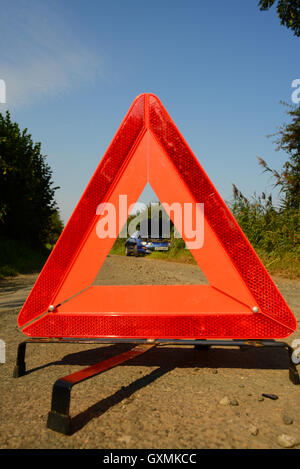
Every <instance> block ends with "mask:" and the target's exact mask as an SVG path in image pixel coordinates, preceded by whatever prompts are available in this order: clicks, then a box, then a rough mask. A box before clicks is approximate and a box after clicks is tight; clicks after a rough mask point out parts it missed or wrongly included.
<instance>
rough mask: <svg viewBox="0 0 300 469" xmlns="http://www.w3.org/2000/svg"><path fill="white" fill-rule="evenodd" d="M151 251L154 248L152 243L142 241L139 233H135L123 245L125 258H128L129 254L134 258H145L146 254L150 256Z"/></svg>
mask: <svg viewBox="0 0 300 469" xmlns="http://www.w3.org/2000/svg"><path fill="white" fill-rule="evenodd" d="M153 250H154V247H153V245H152V243H151V242H149V241H145V240H143V239H142V237H141V234H140V232H139V231H135V233H133V234H132V235H131V236H130V238H128V239H127V241H126V243H125V255H126V256H130V255H131V254H133V255H134V256H139V255H143V256H145V255H146V254H151V252H153Z"/></svg>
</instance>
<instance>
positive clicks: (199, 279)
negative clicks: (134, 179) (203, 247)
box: [93, 183, 209, 286]
mask: <svg viewBox="0 0 300 469" xmlns="http://www.w3.org/2000/svg"><path fill="white" fill-rule="evenodd" d="M208 284H209V282H208V281H207V279H206V277H205V275H204V273H203V272H202V270H201V269H200V267H199V265H198V264H197V263H196V261H195V259H194V257H193V255H192V254H191V252H190V251H189V249H188V248H186V245H185V242H184V240H183V239H182V237H181V236H180V234H179V232H178V230H177V229H176V226H175V225H174V224H173V222H172V221H171V220H170V218H169V216H168V215H167V213H166V211H165V210H164V208H163V207H162V205H161V202H160V201H159V199H158V197H157V196H156V194H155V192H154V191H153V189H152V188H151V186H150V184H149V183H148V184H147V185H146V186H145V188H144V190H143V192H142V193H141V195H140V197H139V199H138V201H137V203H136V204H135V205H134V207H132V209H131V211H130V212H129V216H128V219H127V222H126V223H125V225H124V226H123V228H122V230H121V232H120V234H119V236H118V237H117V239H116V241H115V243H114V245H113V247H112V249H111V251H110V253H109V255H108V256H107V258H106V259H105V261H104V263H103V265H102V266H101V268H100V270H99V272H98V273H97V275H96V277H95V280H94V282H93V285H94V286H96V285H208Z"/></svg>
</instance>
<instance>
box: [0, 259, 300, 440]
mask: <svg viewBox="0 0 300 469" xmlns="http://www.w3.org/2000/svg"><path fill="white" fill-rule="evenodd" d="M35 279H36V275H34V274H32V275H26V276H19V277H17V278H16V279H12V280H9V281H2V282H0V318H1V319H0V321H1V322H0V338H1V339H3V340H5V342H6V345H7V357H6V364H4V365H0V376H1V384H0V392H1V408H0V447H1V448H107V449H108V448H280V445H279V443H278V436H279V435H281V434H287V435H290V436H292V437H293V438H294V440H295V442H296V444H295V445H294V447H295V448H298V449H299V448H300V414H299V408H300V392H299V391H300V386H294V385H293V384H292V383H291V382H290V381H289V379H288V370H287V366H288V360H287V356H286V354H285V352H284V351H281V350H267V349H263V350H250V349H247V350H244V351H240V350H239V349H236V348H232V349H224V348H214V349H211V350H210V351H196V350H194V349H193V348H192V347H177V348H175V347H174V346H168V347H160V348H155V349H153V350H151V351H149V352H147V353H146V354H144V355H142V356H141V357H138V358H136V359H134V360H132V361H129V362H127V363H126V364H125V365H122V366H119V367H117V368H115V369H112V370H110V371H108V372H106V373H104V374H103V375H99V376H97V377H95V378H93V379H91V380H89V381H86V382H83V383H81V384H79V385H78V386H76V387H75V388H74V390H73V391H72V403H71V415H72V417H73V428H74V433H73V434H72V435H71V436H63V435H61V434H58V433H55V432H53V431H51V430H48V429H47V428H46V419H47V413H48V411H49V410H50V403H51V391H52V385H53V383H54V382H55V380H56V379H58V378H60V377H62V376H64V375H67V374H69V373H71V372H73V371H77V370H79V369H80V368H81V367H84V366H87V365H91V364H93V363H96V362H97V361H99V360H101V359H102V358H108V357H110V356H113V355H114V354H116V353H118V352H121V351H124V350H126V349H128V346H127V345H105V346H100V347H97V346H95V345H74V344H64V345H62V344H38V345H35V344H32V345H29V346H28V354H27V360H26V364H27V369H28V373H27V374H26V375H25V376H23V377H21V378H18V379H14V378H12V371H13V367H14V362H15V356H16V349H17V345H18V343H19V342H21V341H22V340H24V337H25V336H24V335H23V334H22V333H21V332H20V331H19V330H18V328H17V322H16V320H17V315H18V312H19V310H20V307H21V305H22V304H23V302H24V300H25V299H26V297H27V295H28V293H29V291H30V289H31V287H32V285H33V282H34V280H35ZM274 280H275V282H276V284H277V285H278V287H279V289H280V290H281V292H282V294H283V295H284V297H285V299H286V300H287V302H288V303H289V305H290V307H291V308H292V310H293V312H294V314H295V316H296V317H297V320H298V322H299V320H300V288H299V286H300V282H299V281H296V280H286V279H281V278H280V277H275V278H274ZM203 282H204V283H205V278H204V277H203V275H202V273H201V272H199V271H198V267H197V266H193V265H184V264H177V263H170V262H164V261H156V260H154V259H151V258H147V259H142V258H137V259H136V258H133V257H130V258H125V257H121V256H110V257H108V259H107V260H106V262H105V264H104V266H103V268H102V269H101V271H100V273H99V274H98V276H97V279H96V281H95V283H96V284H139V283H140V284H141V283H143V284H147V283H157V284H162V283H165V284H176V283H178V284H180V283H190V284H191V283H203ZM296 338H298V339H300V334H299V331H297V332H296V333H295V334H293V336H291V337H290V338H289V339H287V341H288V342H289V343H291V342H292V340H293V339H296ZM262 393H271V394H276V395H277V396H278V399H277V400H270V399H268V398H264V400H262V399H261V394H262ZM225 396H228V397H229V399H230V400H231V405H222V404H220V401H221V400H222V399H223V398H224V397H225ZM233 404H235V405H233ZM288 418H290V419H292V421H293V423H290V424H288ZM285 422H286V423H285ZM256 433H257V434H256Z"/></svg>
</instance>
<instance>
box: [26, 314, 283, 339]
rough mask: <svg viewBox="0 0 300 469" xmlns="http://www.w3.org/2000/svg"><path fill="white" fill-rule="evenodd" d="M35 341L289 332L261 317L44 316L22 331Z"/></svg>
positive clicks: (250, 335) (254, 336) (274, 335)
mask: <svg viewBox="0 0 300 469" xmlns="http://www.w3.org/2000/svg"><path fill="white" fill-rule="evenodd" d="M23 331H24V332H25V334H27V335H29V336H35V337H64V338H73V337H87V338H92V337H123V338H147V339H148V338H150V339H200V338H203V339H209V338H215V339H224V338H227V339H230V338H231V339H266V338H270V337H272V338H274V339H276V338H282V337H287V336H288V335H289V334H290V333H291V331H290V330H289V329H288V328H286V327H284V326H281V325H280V324H278V323H275V322H273V321H270V320H268V319H267V318H265V317H264V316H263V315H261V314H253V315H249V314H226V315H224V314H214V315H213V314H210V315H205V314H203V315H201V316H198V317H195V316H175V317H171V316H170V315H169V316H164V315H161V316H153V315H147V316H146V315H144V316H135V315H132V316H128V315H126V314H124V315H111V316H108V315H105V316H104V315H102V316H99V315H95V314H93V315H91V314H86V313H85V314H81V315H79V314H73V315H72V316H70V315H69V314H59V313H57V314H48V315H46V316H44V317H43V318H41V319H39V320H38V321H36V322H35V323H34V324H33V325H32V326H28V327H26V328H25V329H24V330H23Z"/></svg>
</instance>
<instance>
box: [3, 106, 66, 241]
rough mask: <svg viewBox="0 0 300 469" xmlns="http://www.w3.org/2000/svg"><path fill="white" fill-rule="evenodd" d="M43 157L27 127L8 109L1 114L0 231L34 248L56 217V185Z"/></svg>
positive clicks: (50, 227) (46, 236) (44, 238)
mask: <svg viewBox="0 0 300 469" xmlns="http://www.w3.org/2000/svg"><path fill="white" fill-rule="evenodd" d="M45 159H46V158H45V156H44V155H42V154H41V144H40V143H33V141H32V139H31V135H29V134H28V133H27V129H24V130H23V131H21V130H20V128H19V126H18V124H17V123H15V122H12V121H11V117H10V113H9V112H8V111H7V112H6V115H2V114H1V113H0V234H1V235H2V236H5V237H7V238H10V239H15V240H20V241H22V242H23V243H25V244H27V245H29V246H33V247H37V248H40V247H42V246H43V245H44V243H45V242H47V239H48V238H49V234H50V233H51V230H52V226H53V217H54V214H55V213H56V214H57V216H58V209H57V205H56V202H55V200H54V194H55V190H56V189H57V187H53V182H52V172H51V169H50V167H49V166H48V164H47V163H46V160H45ZM56 225H57V224H56ZM56 229H57V228H56Z"/></svg>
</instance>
